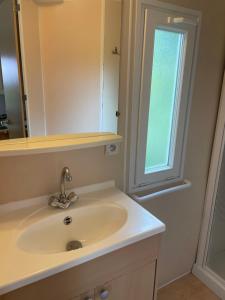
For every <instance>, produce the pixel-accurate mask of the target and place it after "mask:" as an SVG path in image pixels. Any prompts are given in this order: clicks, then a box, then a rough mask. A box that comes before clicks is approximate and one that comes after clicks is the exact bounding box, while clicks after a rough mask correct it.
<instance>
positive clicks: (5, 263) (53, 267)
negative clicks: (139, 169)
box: [0, 182, 165, 298]
mask: <svg viewBox="0 0 225 300" xmlns="http://www.w3.org/2000/svg"><path fill="white" fill-rule="evenodd" d="M71 191H74V192H76V193H77V194H79V195H80V200H79V201H78V202H77V203H75V205H73V206H71V207H70V208H68V209H65V210H60V209H54V208H50V207H49V206H48V199H49V195H46V196H43V197H40V198H33V199H27V200H23V201H18V202H17V203H13V204H12V205H11V204H10V205H8V204H6V205H2V206H1V207H0V241H1V244H2V245H4V247H0V269H1V272H0V296H1V295H3V294H6V293H8V292H10V291H12V290H14V289H18V288H20V287H22V286H25V285H27V284H31V283H33V282H36V281H38V280H42V279H44V278H46V277H49V276H51V275H54V274H57V273H59V272H62V271H64V270H68V269H69V268H73V267H75V266H78V265H80V264H82V263H86V262H88V261H90V260H92V259H95V258H97V257H100V256H102V255H106V254H108V253H110V252H112V251H116V250H118V249H121V248H123V247H126V246H128V245H131V244H133V243H136V242H138V241H141V240H143V239H146V238H149V237H152V236H153V235H157V234H160V233H162V232H163V231H164V230H165V225H164V224H163V223H162V222H160V221H159V220H158V219H157V218H155V217H154V216H153V215H151V214H150V213H149V212H148V211H146V210H145V209H144V208H142V207H141V206H140V205H138V204H137V203H135V202H134V201H133V200H131V199H130V198H129V197H128V196H127V195H125V194H124V193H122V192H121V191H119V190H117V189H116V188H115V187H114V183H113V182H106V183H100V184H96V185H93V186H87V187H81V188H80V189H76V190H71ZM68 216H69V217H72V223H70V224H69V225H65V224H64V219H65V218H66V217H68ZM76 240H78V241H80V242H81V243H82V246H83V247H82V248H80V249H77V250H73V251H66V245H67V244H68V242H71V241H76ZM0 298H1V297H0Z"/></svg>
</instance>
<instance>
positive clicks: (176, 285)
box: [157, 274, 220, 300]
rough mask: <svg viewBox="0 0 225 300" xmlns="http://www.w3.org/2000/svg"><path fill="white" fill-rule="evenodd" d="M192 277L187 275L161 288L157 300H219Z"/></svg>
mask: <svg viewBox="0 0 225 300" xmlns="http://www.w3.org/2000/svg"><path fill="white" fill-rule="evenodd" d="M219 299H220V298H218V297H217V296H216V295H215V294H214V293H213V292H211V290H209V289H208V288H207V287H206V286H205V285H204V284H203V283H202V282H201V281H200V280H198V279H197V278H196V277H195V276H194V275H192V274H189V275H186V276H184V277H182V278H181V279H178V280H176V281H174V282H173V283H171V284H169V285H167V286H166V287H164V288H162V289H160V290H159V292H158V298H157V300H219Z"/></svg>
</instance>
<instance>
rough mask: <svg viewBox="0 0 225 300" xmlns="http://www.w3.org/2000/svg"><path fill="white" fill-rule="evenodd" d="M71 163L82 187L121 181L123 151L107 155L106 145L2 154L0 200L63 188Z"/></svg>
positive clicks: (76, 184) (34, 195)
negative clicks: (64, 173)
mask: <svg viewBox="0 0 225 300" xmlns="http://www.w3.org/2000/svg"><path fill="white" fill-rule="evenodd" d="M65 166H68V167H69V168H70V170H71V173H72V176H73V180H72V182H71V183H70V184H69V185H68V187H70V188H72V187H79V186H83V185H89V184H94V183H98V182H103V181H107V180H111V179H115V180H116V183H117V184H118V185H120V183H121V174H122V163H121V159H120V155H116V156H105V154H104V147H98V148H90V149H83V150H75V151H66V152H56V153H46V154H37V155H28V156H15V157H2V158H0V204H3V203H8V202H11V201H18V200H23V199H28V198H33V197H38V196H41V195H46V194H51V193H55V192H57V191H59V186H60V175H61V171H62V168H63V167H65Z"/></svg>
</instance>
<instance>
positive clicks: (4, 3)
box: [0, 0, 25, 138]
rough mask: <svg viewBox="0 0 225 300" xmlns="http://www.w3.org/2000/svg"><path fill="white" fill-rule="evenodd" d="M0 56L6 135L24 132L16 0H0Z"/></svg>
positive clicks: (22, 134) (10, 135)
mask: <svg viewBox="0 0 225 300" xmlns="http://www.w3.org/2000/svg"><path fill="white" fill-rule="evenodd" d="M0 59H1V69H2V83H3V91H4V99H5V110H6V114H7V119H8V131H9V138H20V137H24V136H25V110H24V108H23V107H24V106H23V80H22V72H21V64H20V51H19V32H18V20H17V4H16V1H15V0H0Z"/></svg>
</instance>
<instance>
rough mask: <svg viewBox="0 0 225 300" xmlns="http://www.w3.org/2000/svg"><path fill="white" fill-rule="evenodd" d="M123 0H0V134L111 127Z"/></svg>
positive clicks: (114, 116)
mask: <svg viewBox="0 0 225 300" xmlns="http://www.w3.org/2000/svg"><path fill="white" fill-rule="evenodd" d="M121 10H122V3H121V0H20V1H19V3H17V2H16V0H0V62H1V64H0V139H8V138H19V137H26V136H31V137H33V136H44V135H53V134H70V133H87V132H115V133H116V132H117V121H118V115H119V112H118V94H119V70H120V36H121Z"/></svg>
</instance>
